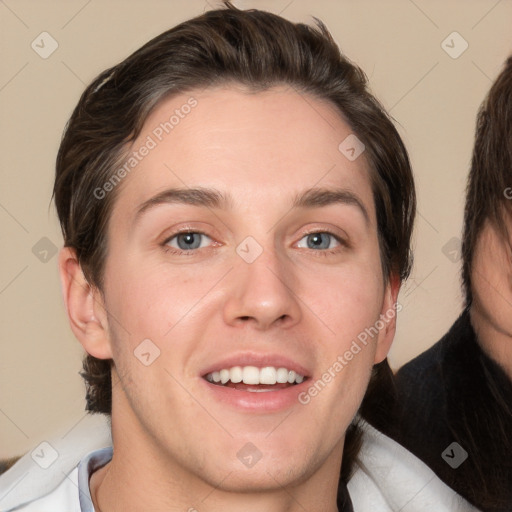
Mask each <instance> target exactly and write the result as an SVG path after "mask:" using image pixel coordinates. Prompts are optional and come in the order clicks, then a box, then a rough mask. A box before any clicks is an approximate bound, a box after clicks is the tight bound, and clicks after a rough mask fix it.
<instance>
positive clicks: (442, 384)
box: [365, 310, 512, 512]
mask: <svg viewBox="0 0 512 512" xmlns="http://www.w3.org/2000/svg"><path fill="white" fill-rule="evenodd" d="M395 386H396V389H394V390H392V392H391V391H390V389H389V388H388V390H387V391H385V392H383V393H381V395H380V400H379V397H375V396H374V397H372V399H371V402H372V404H373V405H374V406H375V407H371V408H369V407H367V408H366V409H365V413H366V416H367V420H368V421H369V422H370V423H371V424H373V426H374V427H376V428H378V429H379V430H380V431H382V432H384V433H385V434H387V435H388V436H389V437H391V438H393V439H395V440H396V441H397V442H399V443H400V444H401V445H403V446H404V447H405V448H407V449H408V450H409V451H411V452H412V453H413V454H414V455H416V456H417V457H418V458H420V459H421V460H423V462H425V463H426V464H427V465H428V466H429V467H430V468H431V469H432V470H433V471H434V472H435V473H436V474H437V476H439V478H441V480H443V481H444V482H445V483H446V484H447V485H448V486H450V487H451V488H452V489H454V490H455V491H456V492H457V493H458V494H460V495H461V496H463V497H464V498H466V500H468V501H469V502H470V503H472V504H473V505H474V506H476V507H478V508H480V509H481V510H483V511H485V512H512V381H511V380H510V379H509V378H508V376H507V375H506V374H505V372H504V371H503V369H502V368H501V367H500V366H499V365H498V364H497V363H495V362H494V361H493V360H492V359H490V358H489V357H488V356H487V355H486V354H484V353H483V351H482V350H481V348H480V346H479V345H478V343H477V340H476V335H475V332H474V330H473V328H472V326H471V323H470V317H469V312H468V311H467V310H466V311H464V312H463V313H462V314H461V316H460V317H459V318H458V320H457V321H456V322H455V323H454V324H453V326H452V327H451V329H450V331H449V332H448V333H447V334H446V335H445V336H444V337H443V338H442V339H441V340H440V341H439V342H437V343H436V344H435V345H434V346H433V347H431V348H430V349H429V350H427V351H426V352H424V353H423V354H421V355H420V356H418V357H417V358H416V359H414V360H412V361H411V362H409V363H408V364H406V365H405V366H403V367H402V368H401V369H400V370H399V371H398V373H397V375H396V378H395ZM377 404H379V406H378V407H377V406H376V405H377ZM454 442H455V443H458V445H460V447H462V449H463V450H464V451H462V450H461V449H460V448H459V447H457V446H456V445H452V443H454ZM450 445H452V446H451V447H450ZM464 452H467V454H468V456H467V459H465V460H464V461H463V462H461V461H462V460H463V459H464V457H465V455H464ZM459 463H460V465H459ZM452 466H458V467H456V468H453V467H452Z"/></svg>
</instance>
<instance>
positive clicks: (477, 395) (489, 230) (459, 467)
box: [364, 57, 512, 512]
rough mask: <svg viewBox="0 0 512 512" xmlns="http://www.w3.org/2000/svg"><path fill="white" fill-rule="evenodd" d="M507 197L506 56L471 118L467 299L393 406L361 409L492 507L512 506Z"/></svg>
mask: <svg viewBox="0 0 512 512" xmlns="http://www.w3.org/2000/svg"><path fill="white" fill-rule="evenodd" d="M511 198H512V57H510V58H509V59H508V61H507V62H506V64H505V66H504V68H503V70H502V72H501V74H500V75H499V76H498V78H497V79H496V81H495V82H494V84H493V86H492V88H491V90H490V92H489V94H488V96H487V98H486V100H485V101H484V103H483V105H482V107H481V109H480V112H479V114H478V119H477V127H476V138H475V146H474V151H473V158H472V164H471V171H470V174H469V179H468V187H467V196H466V207H465V219H464V235H463V244H462V247H463V251H462V257H463V267H462V276H463V285H464V291H465V296H466V307H465V309H464V311H463V313H462V314H461V316H460V317H459V319H458V320H457V321H456V322H455V323H454V325H453V326H452V327H451V329H450V331H449V332H448V333H447V334H446V335H445V336H444V337H443V338H442V339H441V340H440V341H439V342H438V343H436V344H435V345H434V346H433V347H432V348H430V349H429V350H427V351H426V352H425V353H423V354H421V355H420V356H419V357H417V358H416V359H414V360H413V361H411V362H410V363H408V364H406V365H405V366H404V367H402V368H401V369H400V371H399V372H398V374H397V379H396V386H397V396H396V399H397V403H398V405H397V406H396V408H393V407H391V406H390V402H389V400H390V399H389V397H388V398H384V399H383V397H382V393H381V392H378V393H376V394H375V396H373V397H369V398H368V404H367V406H365V407H364V410H365V416H366V417H367V418H368V419H369V420H370V422H371V423H372V424H373V425H375V426H377V428H379V430H381V431H382V432H384V433H386V434H388V435H389V436H391V437H392V438H393V439H395V440H397V441H399V442H400V443H401V444H402V445H403V446H404V447H406V448H407V449H408V450H410V451H411V452H412V453H413V454H415V455H416V456H418V457H419V458H420V459H422V460H423V461H424V462H426V463H427V464H428V466H429V467H430V468H432V469H433V470H434V471H435V473H436V474H437V475H438V476H439V477H440V478H441V479H442V480H443V481H444V482H445V483H447V484H448V485H449V486H450V487H452V488H453V489H454V490H456V491H457V492H458V493H459V494H460V495H462V496H464V497H465V498H466V499H467V500H468V501H469V502H471V503H473V504H474V505H475V506H477V507H478V508H479V509H481V510H484V511H489V512H491V511H492V512H505V511H510V510H512V435H511V433H512V251H511V247H512V200H511ZM379 400H380V406H379V405H377V402H379ZM391 400H392V399H391Z"/></svg>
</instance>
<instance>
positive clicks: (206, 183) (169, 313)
mask: <svg viewBox="0 0 512 512" xmlns="http://www.w3.org/2000/svg"><path fill="white" fill-rule="evenodd" d="M191 97H193V98H194V99H195V101H196V102H197V104H195V106H193V108H190V109H187V108H182V107H183V105H186V104H187V102H189V104H191V103H190V101H189V100H190V98H191ZM176 109H178V111H179V112H180V113H181V114H182V116H179V117H180V119H179V122H177V123H176V124H175V125H174V127H173V128H172V130H169V133H168V134H167V133H165V131H164V132H163V133H162V129H161V127H160V124H161V123H164V122H165V121H168V120H169V118H170V117H171V115H173V114H174V112H175V110H176ZM185 111H186V112H188V113H186V114H184V112H185ZM175 121H176V119H174V122H175ZM158 127H160V130H158ZM156 134H159V137H160V138H161V139H162V140H159V137H158V136H157V135H156ZM350 134H351V130H350V128H349V126H348V125H347V124H346V123H345V122H344V121H343V120H342V119H341V117H340V115H339V114H338V113H337V112H336V111H335V109H334V108H333V107H332V106H330V105H329V104H327V103H325V102H322V101H320V100H318V99H315V98H313V97H311V96H307V95H299V94H297V93H296V92H295V91H293V89H284V88H279V89H272V90H270V91H266V92H263V93H254V94H247V93H244V92H242V91H240V90H237V89H234V88H218V89H211V90H206V91H202V92H199V91H196V92H192V93H190V94H184V95H182V96H176V97H173V98H171V99H168V100H166V101H165V102H163V103H161V104H160V105H159V107H158V108H157V109H156V110H155V111H154V112H153V113H152V115H151V116H150V117H149V119H148V120H147V121H146V123H145V126H144V129H143V131H142V133H141V134H140V136H139V137H138V139H137V140H136V141H135V142H134V144H133V146H132V150H138V149H139V148H140V147H141V146H143V145H145V144H148V143H149V146H152V144H151V142H149V140H150V139H148V136H149V137H150V138H151V139H152V140H153V141H154V142H155V144H156V146H155V147H152V148H151V149H150V150H149V151H148V154H147V155H146V156H144V157H143V158H141V160H140V162H139V163H138V164H137V166H136V167H135V168H134V169H133V170H132V171H131V173H130V174H129V175H128V176H127V177H126V178H125V179H124V181H123V182H122V183H121V184H120V185H118V186H119V187H121V188H120V190H119V192H120V194H119V196H118V198H117V199H116V203H115V206H114V209H113V212H112V215H111V218H110V223H109V227H108V235H109V246H108V257H107V260H106V267H105V289H104V292H105V309H106V311H107V316H106V321H107V322H108V335H106V343H108V344H109V347H110V350H111V354H112V358H113V360H114V363H115V366H114V368H113V379H114V380H113V436H114V446H119V447H121V445H123V444H124V445H125V447H126V449H127V450H129V451H131V453H134V454H135V453H137V451H138V450H141V451H142V450H144V451H145V452H146V453H147V452H148V451H149V452H151V453H152V456H153V460H154V463H155V465H157V466H158V465H159V464H162V467H164V465H166V467H169V464H175V465H176V467H179V468H180V470H181V471H184V472H188V473H189V474H193V475H196V476H198V477H199V478H200V479H202V480H203V481H207V482H208V483H210V484H211V485H214V486H218V485H219V482H221V481H222V484H220V485H221V486H222V487H225V488H230V489H237V488H245V489H247V488H253V487H254V488H256V487H260V488H261V487H262V486H263V487H265V486H267V487H269V486H270V487H272V486H276V485H277V483H276V482H279V484H280V485H285V484H286V483H288V482H294V481H297V480H298V479H302V478H305V477H306V476H310V475H312V474H313V473H314V472H316V471H317V470H318V469H319V468H320V467H326V466H329V467H330V468H331V470H332V471H333V474H336V470H337V469H339V463H340V456H341V451H342V446H343V440H344V433H345V431H346V429H347V427H348V425H349V424H350V422H351V420H352V418H353V416H354V415H355V413H356V411H357V409H358V407H359V405H360V402H361V400H362V397H363V395H364V392H365V389H366V386H367V383H368V380H369V377H370V372H371V368H372V365H373V364H374V362H375V361H380V360H382V359H383V358H384V357H385V354H386V353H387V350H388V348H389V343H390V340H391V338H392V334H393V333H392V332H391V331H392V329H391V328H390V329H388V328H382V322H379V317H380V315H381V314H388V316H389V311H390V310H391V308H392V305H393V302H394V298H396V289H393V290H392V289H391V286H389V285H388V286H385V285H384V280H383V276H382V271H381V261H380V255H379V244H378V237H377V227H376V213H375V208H374V201H373V196H372V190H371V186H370V178H369V173H368V168H367V163H366V161H365V157H364V153H363V155H361V156H360V157H359V158H357V159H355V160H354V161H351V160H349V159H348V158H347V157H346V156H345V155H344V154H343V153H342V152H340V150H339V149H338V146H339V145H340V143H341V142H342V141H343V140H344V139H346V137H347V136H349V135H350ZM348 154H349V155H351V153H350V152H349V153H348ZM197 188H201V189H203V190H204V189H211V190H213V189H214V190H216V191H217V193H218V194H219V196H220V195H222V196H224V197H229V200H228V201H227V202H226V204H222V203H221V204H217V205H216V204H213V202H211V203H210V204H208V205H207V204H205V201H204V199H202V200H201V201H199V202H198V204H188V203H186V202H183V201H181V200H179V199H177V196H176V195H175V196H173V197H174V200H172V197H171V199H170V200H169V201H163V202H156V201H153V202H152V203H147V204H146V207H144V208H142V205H144V204H145V203H146V202H147V201H148V200H150V199H151V198H153V197H155V196H158V195H159V194H162V193H164V192H165V191H168V190H170V189H180V190H182V191H184V192H185V193H187V194H188V197H189V198H190V197H195V196H194V195H193V193H192V190H193V189H197ZM310 189H312V190H319V189H322V190H324V191H325V190H331V191H336V192H341V194H340V195H338V196H336V197H337V199H338V200H336V201H334V200H333V199H334V195H333V194H331V195H323V196H322V197H318V198H317V199H318V200H316V201H315V200H314V198H313V196H312V192H309V195H306V196H304V194H305V193H306V191H308V190H310ZM196 195H197V194H196ZM297 198H302V199H303V201H302V203H303V205H302V206H296V207H294V201H295V200H296V199H297ZM308 199H311V200H309V201H308ZM148 204H149V206H147V205H148ZM141 208H142V211H141V212H140V213H138V211H139V210H140V209H141ZM186 232H188V234H186ZM180 233H181V234H180ZM395 288H396V287H395ZM376 324H377V325H379V326H380V331H379V334H378V335H375V336H374V337H372V336H368V335H367V336H366V338H367V340H368V341H367V344H366V346H365V345H364V343H362V342H361V341H358V343H357V345H358V346H359V351H358V350H357V348H355V346H354V345H353V341H354V340H357V337H358V335H361V333H363V332H364V330H365V329H366V328H370V327H374V326H375V325H376ZM373 332H374V331H373ZM363 338H364V336H362V337H361V336H360V340H361V339H363ZM144 340H146V341H144ZM147 340H150V341H147ZM141 343H142V345H141ZM351 347H352V352H351V353H352V356H353V357H352V358H350V359H351V360H348V358H347V357H344V354H345V353H346V352H347V351H350V349H351ZM157 355H158V357H156V356H157ZM338 356H341V357H342V359H343V361H345V363H344V364H342V363H340V359H339V357H338ZM155 357H156V359H154V358H155ZM336 361H338V363H339V364H338V365H336V364H335V363H336ZM340 365H341V366H342V368H341V369H340ZM237 367H240V369H241V370H240V369H238V368H237ZM247 367H255V368H257V369H261V368H263V367H274V368H275V370H279V371H277V372H276V373H275V374H274V370H273V369H270V370H264V371H263V372H259V371H258V370H255V368H252V369H251V368H249V369H247ZM233 368H234V369H233ZM334 368H336V369H334ZM280 369H281V370H280ZM329 369H331V371H330V375H331V379H330V381H329V382H326V380H329V379H328V377H323V375H324V374H325V373H326V372H328V371H329ZM221 370H224V371H223V372H221ZM226 370H229V372H228V371H226ZM290 370H292V371H295V375H294V374H293V373H291V374H290ZM214 372H221V373H220V374H219V375H217V374H216V373H214ZM209 374H211V375H209ZM261 374H263V375H267V377H268V378H269V379H270V381H269V382H271V381H272V379H273V378H275V377H277V376H279V378H280V379H281V380H283V376H284V375H286V383H280V384H277V385H276V386H272V385H270V384H268V385H261V384H259V385H248V384H243V383H241V384H240V383H239V384H233V383H232V382H231V381H228V382H227V383H226V385H223V384H222V382H219V383H215V382H209V380H213V379H217V378H219V376H220V377H222V379H223V380H225V379H226V378H227V376H229V377H230V378H232V379H233V380H234V381H238V380H239V378H242V377H244V376H245V378H246V380H247V379H253V378H258V376H259V377H260V378H261ZM297 374H298V375H302V376H303V377H304V381H303V382H302V383H299V384H296V383H294V384H290V383H289V382H288V379H290V380H293V379H294V377H295V381H297V380H298V381H300V380H301V378H300V377H297ZM319 380H320V381H323V385H322V384H317V393H315V392H314V391H313V392H312V393H308V390H309V389H310V388H311V386H313V385H314V384H315V383H316V382H317V381H319ZM249 382H255V381H249ZM318 390H319V391H318ZM299 394H300V396H301V397H302V402H303V403H301V401H299ZM313 395H314V396H313ZM308 397H309V400H308ZM305 402H307V403H305ZM119 449H121V448H119ZM258 459H259V460H258ZM228 475H229V476H228Z"/></svg>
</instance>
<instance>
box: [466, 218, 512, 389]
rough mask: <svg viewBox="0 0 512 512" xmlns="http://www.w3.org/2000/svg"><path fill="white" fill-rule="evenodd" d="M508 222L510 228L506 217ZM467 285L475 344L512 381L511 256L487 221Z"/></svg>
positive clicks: (509, 219)
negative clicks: (475, 335) (470, 300)
mask: <svg viewBox="0 0 512 512" xmlns="http://www.w3.org/2000/svg"><path fill="white" fill-rule="evenodd" d="M508 222H509V229H510V228H512V222H511V217H510V216H509V217H508ZM471 287H472V292H473V303H472V305H471V311H470V314H471V323H472V325H473V327H474V329H475V332H476V333H477V336H478V340H479V343H480V345H481V347H482V349H483V350H484V352H486V353H487V355H488V356H489V357H491V358H492V359H494V360H495V361H496V362H497V363H498V364H499V365H500V366H501V367H502V368H503V369H504V370H505V372H506V373H507V375H508V376H509V377H510V379H511V380H512V255H511V252H510V246H509V244H508V243H507V241H506V240H505V239H504V238H503V236H502V235H501V234H500V233H499V232H498V230H497V229H496V227H495V226H494V225H493V224H492V223H491V222H489V221H487V222H486V223H485V225H484V227H483V229H482V232H481V234H480V236H479V238H478V242H477V244H476V248H475V253H474V256H473V265H472V272H471Z"/></svg>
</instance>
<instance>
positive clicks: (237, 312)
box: [224, 248, 302, 330]
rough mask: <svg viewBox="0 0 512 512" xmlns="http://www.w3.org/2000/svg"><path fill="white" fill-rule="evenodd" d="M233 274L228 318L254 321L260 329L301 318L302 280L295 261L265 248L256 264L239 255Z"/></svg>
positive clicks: (234, 321)
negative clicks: (296, 269)
mask: <svg viewBox="0 0 512 512" xmlns="http://www.w3.org/2000/svg"><path fill="white" fill-rule="evenodd" d="M234 267H235V268H234V269H233V271H231V272H230V273H229V282H228V283H227V285H228V288H227V290H226V300H225V302H224V321H225V322H226V323H227V324H228V325H231V326H244V325H247V324H252V326H253V327H254V328H256V329H258V330H266V329H269V328H271V327H272V326H274V325H275V326H280V327H281V328H290V327H292V326H293V325H296V324H297V323H298V322H300V320H301V315H302V310H301V307H300V304H301V302H300V298H299V294H300V289H299V279H298V278H297V275H296V273H295V272H294V269H293V268H292V264H291V262H289V261H286V258H285V257H284V256H283V255H279V254H278V253H277V252H276V251H275V250H269V249H266V248H265V249H264V250H263V252H262V253H261V255H260V256H259V257H258V258H257V259H256V260H255V261H253V262H252V263H249V262H247V261H245V260H244V259H243V258H242V257H240V256H238V254H237V255H236V256H235V265H234Z"/></svg>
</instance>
